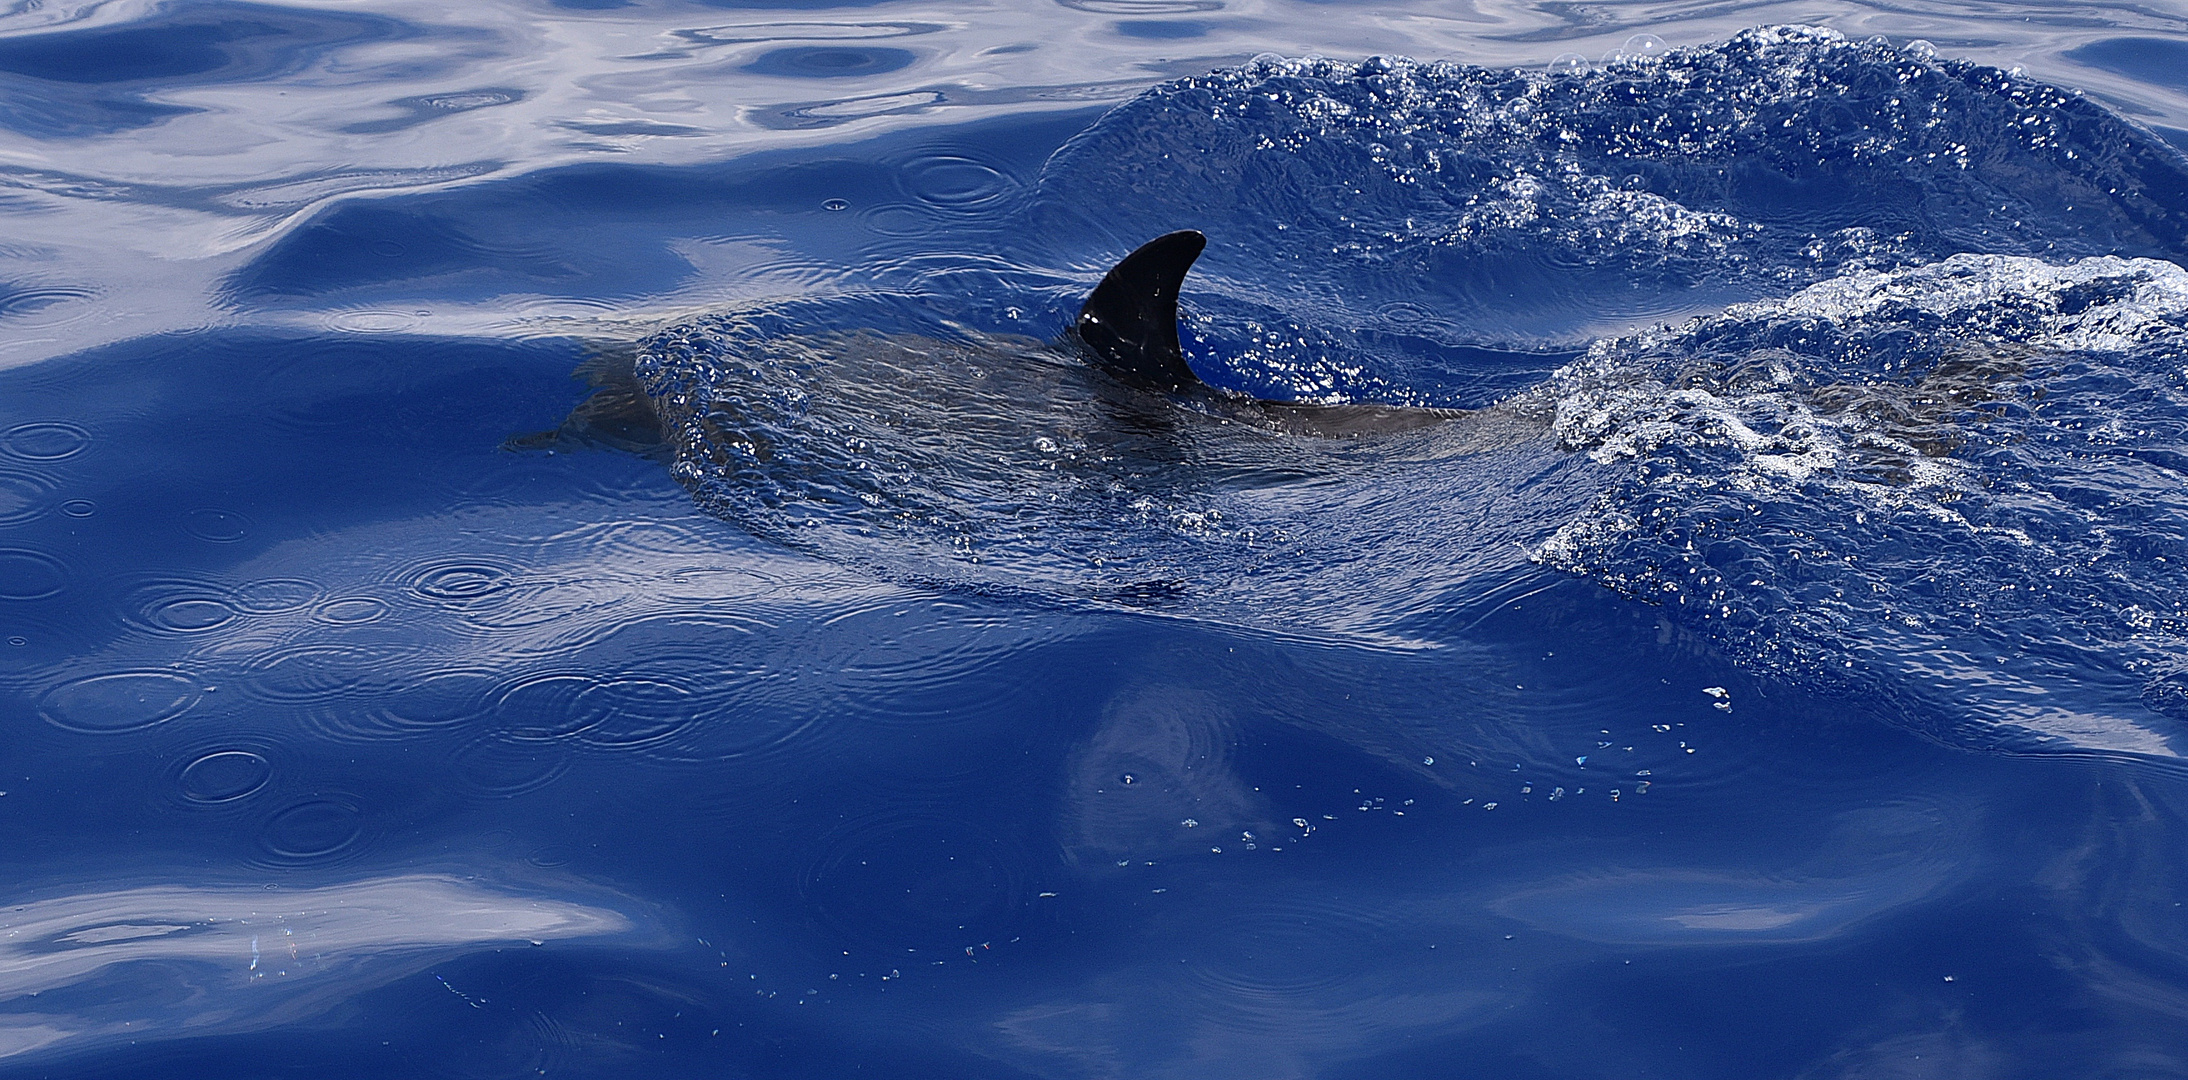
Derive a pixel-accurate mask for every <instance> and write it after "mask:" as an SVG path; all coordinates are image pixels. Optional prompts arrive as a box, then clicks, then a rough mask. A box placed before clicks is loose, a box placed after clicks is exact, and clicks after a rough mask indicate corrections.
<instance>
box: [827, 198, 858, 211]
mask: <svg viewBox="0 0 2188 1080" xmlns="http://www.w3.org/2000/svg"><path fill="white" fill-rule="evenodd" d="M850 208H851V204H850V203H849V202H848V201H846V200H843V199H829V200H827V201H826V202H823V203H821V209H823V210H831V211H833V210H849V209H850Z"/></svg>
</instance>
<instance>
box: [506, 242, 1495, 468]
mask: <svg viewBox="0 0 2188 1080" xmlns="http://www.w3.org/2000/svg"><path fill="white" fill-rule="evenodd" d="M1206 246H1207V238H1206V237H1204V236H1203V235H1202V234H1200V233H1198V232H1195V231H1192V230H1189V229H1188V230H1180V231H1178V232H1173V233H1167V234H1165V235H1163V236H1159V237H1156V238H1155V239H1153V240H1150V241H1148V242H1147V243H1145V244H1142V245H1140V247H1139V248H1137V249H1136V250H1134V251H1133V252H1132V253H1131V254H1130V255H1127V256H1126V257H1125V258H1124V259H1123V260H1122V261H1120V262H1118V263H1117V264H1116V265H1115V266H1114V267H1112V268H1111V269H1110V271H1109V273H1108V274H1107V275H1105V276H1104V277H1103V278H1102V281H1101V284H1099V285H1097V286H1096V287H1095V289H1094V291H1093V292H1092V293H1090V294H1088V296H1087V299H1086V302H1085V304H1084V305H1083V306H1082V307H1081V308H1080V309H1079V315H1078V318H1077V319H1076V320H1075V321H1074V322H1073V324H1072V326H1071V327H1070V328H1069V329H1067V330H1066V331H1065V333H1064V334H1063V336H1062V338H1061V339H1059V340H1058V341H1055V342H1046V343H1044V342H1036V341H1032V340H1030V339H1025V338H1019V337H1000V336H998V337H995V338H993V339H991V340H990V341H988V342H985V343H984V344H986V345H988V346H989V348H988V349H986V350H982V349H979V348H970V349H968V348H967V347H965V346H964V345H963V344H962V343H956V342H943V341H939V340H931V339H928V340H922V339H907V338H905V337H903V336H900V335H888V336H885V335H875V334H862V333H855V332H853V333H834V334H818V335H814V336H813V337H812V338H811V339H809V340H810V341H811V342H813V343H821V342H833V343H834V348H835V349H836V350H837V351H839V352H842V351H844V350H849V351H851V352H859V351H865V352H881V353H901V354H903V355H902V356H900V357H898V361H899V362H897V363H891V364H888V365H887V366H888V367H891V368H895V369H898V370H899V371H901V370H902V369H903V368H904V367H905V366H907V363H908V362H916V358H917V357H921V356H926V357H933V358H935V359H937V360H943V361H945V362H944V363H942V364H941V365H940V366H941V367H942V368H945V369H947V368H952V367H958V368H960V370H959V371H958V372H957V373H958V374H959V375H964V376H968V377H969V378H972V379H975V380H978V381H983V382H984V381H988V380H992V379H996V378H997V377H998V375H999V374H1001V373H999V372H997V371H994V370H982V371H977V372H975V371H967V370H962V364H963V363H964V362H970V361H973V360H974V359H975V358H974V357H973V355H972V354H974V353H978V352H981V351H987V352H991V353H993V355H994V357H995V358H996V359H1000V360H1002V361H1004V362H1005V363H1006V364H1016V365H1019V366H1023V365H1024V364H1026V363H1031V364H1033V365H1034V372H1033V374H1034V377H1032V378H1031V379H1027V380H1022V381H1024V382H1026V385H1025V386H1023V387H1021V389H1024V390H1027V391H1039V390H1041V389H1042V388H1043V387H1042V385H1041V384H1048V385H1047V389H1049V390H1051V391H1054V392H1055V394H1060V395H1061V398H1060V399H1059V398H1057V397H1056V396H1055V394H1051V395H1047V401H1048V402H1049V403H1051V404H1054V403H1058V402H1059V400H1061V401H1069V400H1071V399H1076V398H1078V397H1080V396H1081V395H1080V394H1078V393H1074V392H1072V391H1074V390H1085V389H1087V388H1086V387H1065V386H1061V385H1056V384H1057V383H1059V382H1068V381H1070V380H1068V379H1063V380H1059V379H1057V378H1055V377H1054V376H1055V374H1056V373H1055V372H1054V371H1050V372H1048V375H1049V376H1050V377H1048V378H1042V377H1041V376H1040V375H1039V374H1038V372H1039V369H1043V368H1047V369H1054V368H1056V367H1057V366H1058V365H1059V362H1061V361H1064V360H1066V359H1068V358H1069V357H1070V355H1071V354H1077V355H1078V356H1079V357H1080V358H1083V360H1084V361H1085V362H1086V363H1087V365H1088V366H1090V367H1091V368H1093V369H1094V370H1096V371H1098V372H1101V373H1103V374H1104V375H1106V376H1108V378H1109V379H1110V380H1112V381H1113V383H1114V385H1113V386H1106V387H1094V388H1092V389H1093V390H1094V391H1095V392H1094V394H1093V396H1094V397H1096V398H1100V399H1102V404H1103V405H1105V406H1106V409H1105V411H1107V412H1110V413H1113V414H1114V413H1118V412H1122V413H1125V414H1130V419H1132V420H1135V421H1137V422H1138V423H1137V424H1136V425H1135V426H1145V425H1146V424H1148V423H1154V422H1156V421H1155V416H1154V414H1156V413H1160V412H1164V411H1177V410H1182V411H1184V412H1186V413H1193V414H1200V415H1201V416H1203V417H1205V418H1207V419H1212V420H1215V421H1218V422H1221V423H1226V424H1243V425H1246V426H1248V427H1252V428H1259V429H1263V430H1266V431H1271V432H1276V433H1282V434H1291V435H1309V436H1317V437H1323V438H1344V437H1360V436H1367V435H1376V434H1383V433H1390V432H1402V431H1411V430H1414V429H1417V428H1423V427H1429V426H1433V425H1436V424H1441V423H1443V422H1445V421H1447V420H1451V419H1454V418H1457V417H1461V416H1467V415H1472V414H1473V413H1475V412H1477V411H1478V410H1465V409H1438V408H1425V407H1416V406H1393V405H1378V404H1360V403H1343V404H1323V403H1312V402H1295V401H1268V400H1263V399H1259V398H1253V397H1249V396H1247V395H1244V394H1238V393H1234V392H1230V391H1224V390H1218V389H1216V388H1215V387H1212V386H1209V385H1208V384H1207V383H1206V382H1204V381H1202V380H1201V378H1200V376H1198V375H1197V374H1195V373H1194V372H1193V369H1192V367H1191V365H1189V364H1187V363H1186V360H1185V354H1184V350H1183V348H1182V347H1181V345H1180V344H1179V340H1178V292H1179V289H1180V287H1181V286H1182V284H1183V283H1184V280H1185V275H1186V272H1187V271H1188V270H1190V269H1191V268H1192V265H1193V263H1194V261H1195V260H1197V259H1198V258H1199V257H1200V253H1201V251H1202V250H1204V249H1205V248H1206ZM669 333H670V334H671V335H673V334H675V333H676V331H675V330H671V331H670V332H669ZM950 359H955V360H957V361H959V362H960V363H959V364H951V363H948V362H947V361H948V360H950ZM636 361H637V358H636V357H632V356H628V355H621V354H615V353H609V354H604V355H603V356H601V357H600V358H598V359H596V360H595V361H593V362H591V363H589V364H587V365H586V366H585V367H584V368H583V369H581V372H580V373H581V374H582V375H583V376H584V377H586V378H587V379H588V380H589V381H591V382H592V384H593V386H594V388H595V392H594V394H593V396H592V397H590V398H588V399H587V400H585V401H584V402H582V403H580V404H579V405H578V407H577V408H576V409H575V410H573V411H572V413H571V414H570V417H569V418H568V419H567V420H565V421H564V422H563V424H562V425H561V427H559V428H558V429H556V430H555V431H551V432H542V433H540V434H538V435H530V436H523V437H520V438H518V439H515V440H512V443H511V445H513V446H517V447H525V448H529V447H540V446H546V445H551V444H553V443H556V442H576V443H582V444H590V445H604V446H608V447H612V448H615V449H620V450H627V451H631V452H635V453H641V454H648V455H658V454H661V453H663V452H665V449H666V448H665V445H664V439H665V436H666V433H665V432H664V430H663V425H664V422H665V421H672V420H673V417H671V416H669V415H666V414H668V413H673V412H675V411H676V409H677V405H678V404H679V403H678V402H677V401H674V400H670V399H669V395H661V394H655V393H649V390H648V387H647V386H646V385H645V384H644V380H642V378H641V376H640V373H639V370H638V366H639V365H638V364H637V362H636ZM976 366H979V367H982V368H991V369H992V367H993V365H976ZM906 373H907V374H908V372H906ZM753 374H754V375H756V376H758V377H760V378H761V379H762V380H763V381H764V380H765V378H766V375H767V374H768V373H766V372H759V371H755V372H753ZM882 381H883V382H884V383H896V382H899V381H900V380H897V379H884V380H882ZM1006 381H1008V380H1006ZM905 389H909V387H905ZM932 389H933V390H935V391H938V393H936V394H934V395H933V396H932V397H930V398H929V399H928V401H927V404H928V405H929V406H931V407H934V408H938V409H945V410H946V408H947V405H946V402H947V400H948V399H949V398H950V397H951V396H952V393H951V388H950V387H949V386H948V385H939V386H934V387H932ZM1023 404H1025V405H1027V406H1029V407H1032V406H1034V403H1033V402H1032V401H1025V402H1023ZM907 405H909V403H907ZM1034 411H1040V410H1038V409H1037V408H1036V409H1035V410H1034ZM717 433H719V431H718V430H717Z"/></svg>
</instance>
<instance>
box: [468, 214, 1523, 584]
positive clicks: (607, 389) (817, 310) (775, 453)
mask: <svg viewBox="0 0 2188 1080" xmlns="http://www.w3.org/2000/svg"><path fill="white" fill-rule="evenodd" d="M1206 244H1207V240H1206V238H1205V237H1203V236H1202V235H1201V234H1200V233H1198V232H1193V231H1189V230H1187V231H1179V232H1172V233H1168V234H1165V235H1163V236H1159V237H1156V238H1155V239H1153V240H1151V241H1149V242H1147V243H1145V244H1143V245H1141V246H1140V247H1139V248H1138V249H1137V250H1135V251H1133V252H1132V253H1131V254H1130V255H1128V256H1126V257H1125V258H1124V259H1123V260H1122V261H1120V262H1118V263H1117V264H1116V265H1115V266H1114V267H1112V268H1111V269H1110V270H1109V271H1108V273H1107V274H1106V275H1104V277H1103V278H1102V279H1101V281H1100V283H1099V284H1098V285H1097V286H1096V287H1095V288H1094V290H1093V291H1092V293H1090V294H1089V295H1087V296H1086V298H1085V300H1084V302H1083V304H1082V306H1081V307H1080V309H1079V312H1078V315H1077V317H1076V318H1075V319H1074V320H1072V322H1071V323H1070V324H1069V325H1068V326H1066V327H1063V328H1062V329H1061V332H1060V333H1059V334H1058V336H1056V337H1055V338H1051V339H1048V340H1041V339H1037V338H1032V337H1027V336H1023V335H1013V334H1004V333H994V332H989V331H983V330H973V329H968V328H966V327H963V326H960V325H957V324H954V323H950V322H947V321H938V320H936V319H935V318H934V315H933V313H932V312H930V311H928V310H926V309H925V308H924V307H922V306H921V305H919V304H918V302H916V301H913V300H911V299H909V298H906V297H901V296H895V295H891V294H866V295H850V296H836V297H820V298H800V299H790V300H783V301H778V302H772V303H762V304H757V305H751V306H747V307H743V308H737V309H730V310H725V311H722V312H717V313H713V314H708V315H702V316H698V317H696V318H693V319H690V320H688V321H684V322H680V323H676V324H674V325H671V326H667V327H665V328H662V329H659V330H657V331H655V332H653V333H651V334H650V335H648V336H646V337H644V338H643V339H642V340H639V341H636V342H632V343H628V344H625V345H610V346H606V347H603V348H601V349H599V351H598V352H597V353H596V354H595V356H594V358H593V359H592V360H590V361H588V362H587V363H586V364H585V365H583V366H581V367H580V369H579V372H578V374H579V375H580V376H582V377H583V378H585V379H587V380H588V381H590V382H591V383H592V385H593V387H594V393H593V394H592V395H591V396H590V397H589V398H587V399H586V400H584V401H583V402H581V403H580V404H579V405H578V406H577V407H576V408H575V409H574V410H573V411H572V412H571V413H570V414H569V416H568V418H567V419H565V420H564V421H563V422H562V424H561V425H560V426H559V427H558V428H556V429H554V430H551V431H546V432H541V433H539V434H536V435H530V436H524V437H520V438H517V439H513V440H511V441H510V443H509V445H510V447H511V448H512V449H554V448H557V447H572V448H579V447H594V448H604V449H614V450H621V451H626V452H631V453H636V454H640V455H643V456H646V457H650V458H652V459H654V460H657V461H660V462H662V463H663V464H664V465H666V466H667V468H668V470H669V473H670V475H671V476H673V477H674V478H675V479H676V481H677V482H678V483H679V484H681V485H682V486H683V487H684V488H685V489H686V490H687V491H688V492H690V494H691V496H692V498H693V501H694V502H695V503H696V504H697V505H698V506H699V508H700V509H701V510H703V511H705V512H707V513H708V514H711V515H713V516H715V517H719V518H723V519H725V520H728V521H730V522H732V523H735V524H737V525H739V526H741V527H743V528H744V529H745V530H746V531H747V532H750V533H752V534H753V535H754V536H756V537H760V538H764V539H767V540H771V541H774V542H777V543H781V544H783V545H785V546H789V547H792V548H796V549H798V550H802V551H806V552H808V553H811V554H817V555H821V556H822V557H824V558H829V559H831V560H833V561H839V562H844V563H848V564H853V565H859V566H862V567H865V568H868V569H871V570H874V571H876V572H878V573H881V574H882V575H883V576H887V577H892V578H895V579H898V580H906V581H916V582H921V583H926V584H932V585H938V586H946V587H952V588H959V587H962V588H968V589H973V590H976V591H980V592H984V593H994V594H998V595H1002V594H1009V595H1029V596H1039V597H1049V598H1055V597H1059V596H1069V597H1094V598H1098V599H1113V600H1117V601H1119V602H1126V603H1133V604H1140V603H1164V604H1168V603H1171V602H1172V601H1173V600H1174V599H1175V598H1176V597H1177V596H1178V595H1179V590H1180V589H1181V588H1183V586H1182V585H1180V584H1179V583H1180V582H1185V581H1190V582H1192V583H1193V584H1192V589H1193V591H1194V593H1195V595H1196V596H1204V595H1215V594H1218V593H1221V592H1223V591H1224V590H1225V589H1226V588H1228V587H1229V586H1227V585H1225V584H1224V583H1225V582H1232V583H1234V584H1236V583H1237V582H1240V581H1243V580H1244V577H1243V576H1244V575H1252V574H1256V573H1261V572H1264V571H1265V570H1266V569H1267V568H1268V567H1269V566H1270V565H1271V563H1272V561H1274V562H1285V561H1286V560H1288V559H1289V558H1291V557H1292V556H1293V555H1296V553H1297V552H1298V551H1299V550H1300V545H1301V544H1302V543H1303V542H1305V541H1304V538H1305V537H1307V536H1309V535H1312V536H1315V537H1317V538H1324V537H1334V536H1335V535H1336V533H1335V532H1333V526H1334V519H1333V517H1332V515H1337V516H1341V517H1343V518H1345V519H1347V520H1349V521H1352V524H1350V525H1347V526H1346V527H1347V528H1360V529H1364V530H1369V531H1375V530H1383V529H1384V525H1383V524H1378V523H1379V522H1382V517H1381V515H1382V514H1383V513H1384V512H1385V509H1384V508H1385V507H1387V508H1388V512H1389V513H1392V514H1400V515H1402V514H1404V513H1405V512H1404V511H1401V510H1399V509H1398V507H1397V503H1396V502H1393V501H1392V500H1391V499H1390V497H1389V495H1388V491H1389V489H1388V488H1386V487H1383V486H1380V485H1378V484H1377V483H1376V482H1374V481H1373V480H1372V479H1371V477H1373V476H1377V475H1381V474H1383V473H1384V472H1386V471H1387V470H1389V469H1393V468H1395V469H1400V470H1409V471H1410V469H1411V466H1412V465H1413V464H1415V463H1420V462H1427V461H1433V460H1439V459H1449V458H1453V457H1458V456H1467V455H1473V454H1478V453H1496V454H1502V455H1505V456H1507V457H1509V456H1510V455H1512V454H1520V455H1522V456H1526V457H1528V460H1529V461H1533V460H1534V455H1537V454H1542V453H1546V454H1549V457H1546V458H1544V459H1543V460H1544V462H1550V461H1552V460H1553V459H1554V458H1555V457H1557V456H1558V455H1557V454H1555V452H1554V451H1551V450H1549V448H1548V447H1547V445H1546V444H1545V442H1544V436H1545V433H1546V430H1547V429H1546V424H1545V420H1544V417H1543V415H1541V414H1540V413H1539V411H1532V412H1531V411H1524V410H1515V409H1509V408H1504V407H1501V406H1496V405H1491V406H1488V407H1485V408H1480V409H1473V410H1461V409H1443V408H1426V407H1401V406H1395V405H1381V404H1351V403H1315V402H1304V401H1269V400H1262V399H1259V398H1256V397H1253V396H1250V395H1247V394H1242V393H1237V392H1233V391H1227V390H1223V389H1220V388H1217V387H1214V386H1210V385H1209V384H1208V383H1207V382H1205V381H1203V380H1202V379H1201V378H1200V377H1199V376H1198V375H1197V374H1195V373H1194V371H1193V369H1192V366H1191V365H1190V364H1188V363H1187V362H1186V359H1185V355H1184V352H1183V351H1182V349H1181V348H1180V346H1179V338H1178V293H1179V289H1180V286H1181V285H1182V284H1183V282H1184V280H1185V277H1186V273H1187V271H1188V270H1190V268H1191V267H1192V265H1193V262H1194V260H1195V259H1196V258H1198V256H1199V255H1200V253H1201V252H1202V250H1203V249H1204V248H1205V247H1206ZM877 308H878V309H880V313H879V319H878V321H884V322H886V321H896V320H901V319H902V318H903V317H904V316H906V315H911V316H912V317H913V319H914V320H916V321H919V322H924V323H926V324H927V325H929V326H931V327H933V329H932V330H923V331H914V332H894V333H892V332H883V331H879V330H872V329H839V327H843V326H846V325H850V326H857V325H859V324H861V323H865V324H866V325H872V323H871V322H868V321H867V319H866V317H865V316H863V315H861V314H859V313H860V312H863V311H867V310H870V309H877ZM1500 460H1501V459H1500ZM1485 464H1486V462H1485ZM1498 467H1500V468H1501V467H1509V468H1513V469H1519V468H1522V467H1524V468H1526V469H1529V470H1534V469H1537V468H1539V467H1546V466H1542V465H1536V464H1529V465H1525V466H1522V465H1518V464H1512V465H1508V466H1498ZM1476 479H1477V480H1478V479H1480V477H1476ZM1483 482H1486V481H1483ZM1461 487H1462V488H1463V487H1464V485H1461ZM1439 490H1449V491H1457V490H1460V488H1453V487H1451V485H1449V484H1444V485H1440V486H1439ZM1452 497H1454V498H1456V497H1457V496H1456V495H1453V496H1452ZM1438 498H1439V499H1441V498H1442V496H1438ZM1480 505H1481V508H1482V512H1485V513H1486V512H1488V508H1489V507H1491V506H1492V505H1494V500H1493V499H1492V500H1491V501H1490V502H1484V503H1481V504H1480ZM1366 508H1372V509H1366ZM1393 527H1402V526H1393ZM1384 531H1387V530H1384ZM1332 542H1335V541H1334V540H1332ZM1363 542H1364V541H1363ZM1485 543H1486V541H1485ZM1286 552H1290V553H1292V554H1291V555H1287V554H1286ZM1239 587H1240V588H1244V586H1243V585H1240V586H1239Z"/></svg>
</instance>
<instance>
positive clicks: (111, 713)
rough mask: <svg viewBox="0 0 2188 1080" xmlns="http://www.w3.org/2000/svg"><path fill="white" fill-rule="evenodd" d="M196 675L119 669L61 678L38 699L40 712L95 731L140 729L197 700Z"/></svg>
mask: <svg viewBox="0 0 2188 1080" xmlns="http://www.w3.org/2000/svg"><path fill="white" fill-rule="evenodd" d="M198 694H199V691H198V685H197V682H196V680H194V679H190V678H187V677H184V676H182V675H177V674H175V673H173V672H169V671H116V672H109V673H106V674H102V675H91V676H86V677H84V678H81V679H75V680H72V681H70V682H65V683H62V684H61V685H59V686H56V687H54V688H53V689H51V690H48V691H47V692H46V694H45V696H44V697H43V698H41V699H39V703H38V712H39V715H41V716H43V717H45V718H46V720H47V721H48V722H50V723H52V724H54V725H56V726H58V727H63V728H67V729H68V730H70V731H80V732H84V733H86V734H91V735H110V734H114V733H117V732H125V731H138V730H141V729H144V728H148V727H151V726H152V725H154V724H159V723H163V722H165V721H168V720H172V719H174V718H175V717H178V716H181V715H182V714H183V713H185V712H188V711H189V710H190V707H191V706H192V705H195V704H197V702H198Z"/></svg>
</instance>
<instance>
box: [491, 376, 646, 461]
mask: <svg viewBox="0 0 2188 1080" xmlns="http://www.w3.org/2000/svg"><path fill="white" fill-rule="evenodd" d="M572 374H573V375H575V376H577V377H580V378H583V379H584V380H585V381H586V382H588V383H590V384H592V386H593V394H592V396H591V397H588V398H586V399H585V400H583V401H580V402H578V403H577V407H576V408H574V409H572V410H570V415H569V416H568V417H567V418H565V419H564V420H563V421H562V424H561V426H559V427H555V428H552V429H550V430H547V431H539V432H534V433H532V434H530V435H516V436H512V437H510V438H509V439H508V440H507V441H506V442H504V443H502V446H503V447H504V448H506V449H510V450H562V449H580V448H584V449H596V448H605V449H609V450H621V451H623V452H625V453H630V454H637V455H638V456H640V457H664V456H666V455H667V453H668V444H667V439H666V438H665V436H663V434H662V432H661V418H660V416H659V415H658V414H656V413H655V412H654V410H653V402H652V400H651V399H649V398H648V397H647V396H646V388H645V387H644V386H642V385H640V384H639V382H638V375H637V372H636V371H634V370H633V360H632V357H631V356H630V355H628V354H627V353H623V352H603V353H601V354H600V355H598V356H596V357H594V358H593V359H591V360H588V361H586V362H585V363H584V364H582V365H580V366H579V367H578V369H577V370H576V371H575V372H573V373H572Z"/></svg>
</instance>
